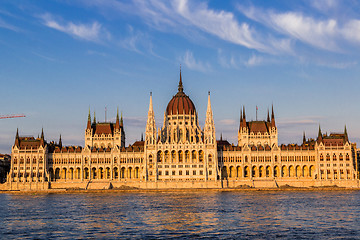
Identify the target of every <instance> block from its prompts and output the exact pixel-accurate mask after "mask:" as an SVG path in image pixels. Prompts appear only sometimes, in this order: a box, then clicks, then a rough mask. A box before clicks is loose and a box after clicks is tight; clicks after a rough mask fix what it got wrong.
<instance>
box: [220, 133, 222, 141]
mask: <svg viewBox="0 0 360 240" xmlns="http://www.w3.org/2000/svg"><path fill="white" fill-rule="evenodd" d="M220 141H222V133H221V134H220Z"/></svg>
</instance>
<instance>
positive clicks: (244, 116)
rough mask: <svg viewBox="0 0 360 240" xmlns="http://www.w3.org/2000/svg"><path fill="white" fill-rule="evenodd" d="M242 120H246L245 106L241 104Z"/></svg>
mask: <svg viewBox="0 0 360 240" xmlns="http://www.w3.org/2000/svg"><path fill="white" fill-rule="evenodd" d="M243 120H244V121H245V122H246V115H245V106H243Z"/></svg>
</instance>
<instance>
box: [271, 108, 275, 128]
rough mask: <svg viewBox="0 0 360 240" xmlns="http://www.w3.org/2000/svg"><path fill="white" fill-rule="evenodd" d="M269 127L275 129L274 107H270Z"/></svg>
mask: <svg viewBox="0 0 360 240" xmlns="http://www.w3.org/2000/svg"><path fill="white" fill-rule="evenodd" d="M271 126H272V127H276V125H275V114H274V105H271Z"/></svg>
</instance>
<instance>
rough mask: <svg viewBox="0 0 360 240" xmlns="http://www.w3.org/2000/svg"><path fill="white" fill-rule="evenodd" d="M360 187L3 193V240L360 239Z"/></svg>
mask: <svg viewBox="0 0 360 240" xmlns="http://www.w3.org/2000/svg"><path fill="white" fill-rule="evenodd" d="M359 220H360V193H359V191H234V192H221V191H185V192H182V191H181V192H180V191H164V192H109V193H107V192H106V193H79V194H74V193H73V194H37V195H30V194H26V195H18V194H0V236H1V239H20V238H21V239H52V238H57V239H58V238H61V239H88V238H91V239H120V238H122V239H123V238H125V239H129V238H131V239H134V238H135V239H149V238H150V239H154V238H160V239H171V238H174V239H183V238H203V239H207V238H211V239H214V238H215V239H275V238H276V239H354V238H355V239H360V226H359V225H360V221H359Z"/></svg>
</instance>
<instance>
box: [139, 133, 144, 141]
mask: <svg viewBox="0 0 360 240" xmlns="http://www.w3.org/2000/svg"><path fill="white" fill-rule="evenodd" d="M140 141H142V142H143V141H144V134H143V133H141V139H140Z"/></svg>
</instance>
